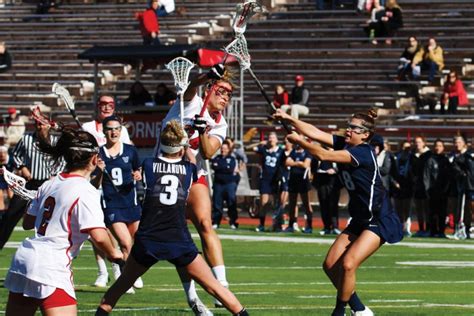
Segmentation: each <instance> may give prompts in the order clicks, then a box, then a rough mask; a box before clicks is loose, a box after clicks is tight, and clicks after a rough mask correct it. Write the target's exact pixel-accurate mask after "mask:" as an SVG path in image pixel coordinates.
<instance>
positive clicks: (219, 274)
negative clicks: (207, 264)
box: [212, 265, 229, 287]
mask: <svg viewBox="0 0 474 316" xmlns="http://www.w3.org/2000/svg"><path fill="white" fill-rule="evenodd" d="M212 273H214V276H215V277H216V279H217V280H218V281H219V282H220V283H221V284H222V285H223V286H225V287H228V286H229V283H228V282H227V278H226V275H225V266H224V265H220V266H215V267H212Z"/></svg>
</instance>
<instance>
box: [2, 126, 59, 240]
mask: <svg viewBox="0 0 474 316" xmlns="http://www.w3.org/2000/svg"><path fill="white" fill-rule="evenodd" d="M50 129H51V126H50V125H47V124H44V122H40V121H36V120H35V131H34V132H32V133H25V134H24V135H23V136H22V138H21V139H20V141H19V142H18V143H17V145H16V146H15V149H14V150H13V153H12V154H13V160H14V164H15V167H16V168H17V170H18V171H19V172H20V175H21V176H22V177H23V178H25V179H26V181H27V182H26V185H25V187H26V188H27V189H29V190H38V188H39V187H40V186H41V185H42V184H43V182H45V181H46V180H48V179H49V178H50V177H51V176H52V175H55V174H57V173H58V172H59V171H61V170H62V169H63V168H64V163H61V164H59V165H55V164H54V161H53V160H52V159H51V158H50V157H49V156H48V155H46V154H44V153H42V152H41V151H40V150H39V148H38V147H37V145H36V142H37V141H38V140H40V139H41V140H42V141H47V142H51V143H55V142H56V141H57V137H56V136H53V135H51V134H50ZM27 205H28V201H26V200H23V199H21V198H20V197H18V196H17V195H15V196H14V197H13V198H12V200H11V201H10V205H9V207H8V210H7V211H6V213H5V215H4V216H3V218H2V220H1V222H0V249H3V246H4V245H5V243H6V242H7V241H8V239H9V238H10V235H11V233H12V231H13V229H14V228H15V226H16V224H17V223H18V221H19V220H20V218H22V217H23V214H24V212H25V210H26V207H27Z"/></svg>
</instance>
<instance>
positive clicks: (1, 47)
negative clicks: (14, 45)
mask: <svg viewBox="0 0 474 316" xmlns="http://www.w3.org/2000/svg"><path fill="white" fill-rule="evenodd" d="M10 68H12V56H11V55H10V53H9V52H8V50H7V48H6V46H5V43H4V42H0V73H2V72H7V71H8V70H10Z"/></svg>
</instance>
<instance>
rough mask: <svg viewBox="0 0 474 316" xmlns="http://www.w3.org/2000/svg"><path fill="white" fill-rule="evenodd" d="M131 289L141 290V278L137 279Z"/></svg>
mask: <svg viewBox="0 0 474 316" xmlns="http://www.w3.org/2000/svg"><path fill="white" fill-rule="evenodd" d="M133 287H134V288H136V289H143V280H142V278H141V277H139V278H138V279H137V280H136V281H135V282H134V283H133Z"/></svg>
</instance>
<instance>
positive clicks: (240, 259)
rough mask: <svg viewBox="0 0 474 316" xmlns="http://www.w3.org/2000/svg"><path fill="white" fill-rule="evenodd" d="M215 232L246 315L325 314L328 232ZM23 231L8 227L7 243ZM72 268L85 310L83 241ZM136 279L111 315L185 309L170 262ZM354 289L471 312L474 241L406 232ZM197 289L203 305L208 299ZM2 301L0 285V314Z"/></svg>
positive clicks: (392, 300) (407, 308)
mask: <svg viewBox="0 0 474 316" xmlns="http://www.w3.org/2000/svg"><path fill="white" fill-rule="evenodd" d="M219 234H220V235H221V238H222V243H223V246H224V251H225V259H226V265H227V272H228V280H229V282H230V284H231V289H232V291H233V292H234V293H235V294H236V295H237V297H238V298H239V299H240V301H241V302H242V303H243V304H244V305H245V306H246V307H247V308H248V310H249V312H250V314H251V315H330V312H331V310H332V307H333V304H334V302H335V290H334V288H333V287H332V286H331V284H330V283H329V282H328V279H327V278H326V276H325V275H324V273H323V271H322V269H321V264H322V261H323V259H324V256H325V253H326V251H327V249H328V247H329V244H330V242H331V238H329V237H325V238H322V237H319V236H317V235H316V234H315V235H313V236H311V237H308V236H302V235H301V234H294V235H291V234H290V235H288V234H270V233H266V234H263V235H262V234H258V235H257V234H256V233H253V232H251V231H250V229H248V230H244V229H241V230H239V231H238V232H237V233H236V232H234V231H230V230H225V229H221V230H219ZM25 236H27V234H26V233H25V232H15V233H14V236H13V238H12V241H20V240H21V239H22V238H24V237H25ZM262 238H265V239H277V240H273V241H272V240H262ZM255 239H257V240H255ZM13 253H14V249H12V248H7V249H4V250H3V251H2V252H0V279H2V280H3V279H4V276H5V274H6V271H7V269H8V267H9V263H10V259H11V256H12V255H13ZM73 266H74V278H75V282H76V286H77V296H78V301H79V306H78V309H79V310H80V311H81V312H80V313H79V314H80V315H92V314H93V310H95V308H96V307H97V304H98V302H99V300H100V298H101V296H102V293H103V292H104V291H103V290H102V289H97V288H94V287H92V286H90V284H92V283H93V282H94V280H95V277H96V266H95V262H94V259H93V255H92V250H91V248H90V246H89V245H86V246H85V247H84V249H83V250H82V252H81V254H80V256H79V258H77V259H76V260H75V261H74V264H73ZM143 280H144V283H145V287H144V288H143V289H141V290H137V293H136V294H135V295H125V296H124V297H123V298H122V300H121V301H120V302H119V304H118V305H117V309H116V312H114V315H192V313H191V312H190V311H188V309H187V304H186V301H185V299H184V293H183V292H182V289H181V285H180V283H179V281H178V277H177V274H176V272H175V271H174V268H173V267H172V266H171V265H169V264H168V263H166V262H162V263H159V264H158V265H156V266H155V267H154V268H152V270H150V271H149V272H148V273H147V274H146V275H145V276H144V278H143ZM2 282H3V281H2ZM358 292H359V296H360V297H361V299H362V300H363V302H364V303H366V304H367V305H368V306H369V307H370V308H371V309H372V310H373V311H374V312H375V314H376V315H474V242H471V241H449V240H440V239H416V238H411V239H408V240H405V241H404V242H403V243H401V244H400V245H397V246H384V247H382V249H381V250H380V251H379V252H377V253H376V254H375V255H374V256H373V257H372V258H370V259H369V260H368V261H367V262H365V263H364V264H363V266H362V268H361V269H360V270H359V273H358ZM199 294H200V296H201V298H202V300H203V301H204V303H206V304H207V305H208V306H211V304H212V302H213V301H212V299H211V297H210V296H208V295H207V294H206V293H204V292H203V291H202V290H200V291H199ZM6 299H7V291H6V290H5V289H4V288H0V311H2V312H3V311H4V310H5V303H6ZM120 309H122V311H120ZM213 311H214V313H215V314H216V315H228V313H227V312H226V311H225V310H217V309H213Z"/></svg>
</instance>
